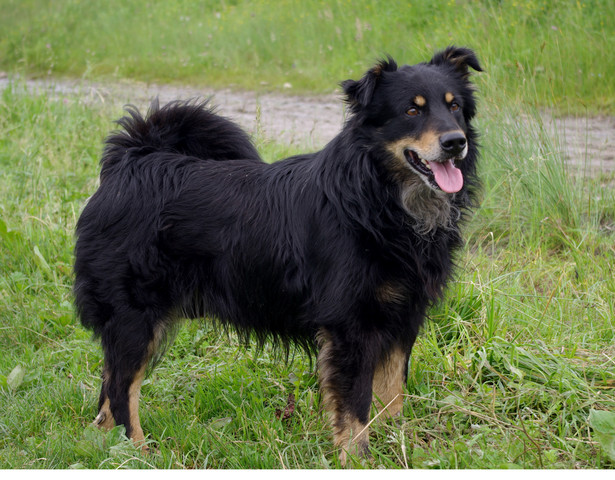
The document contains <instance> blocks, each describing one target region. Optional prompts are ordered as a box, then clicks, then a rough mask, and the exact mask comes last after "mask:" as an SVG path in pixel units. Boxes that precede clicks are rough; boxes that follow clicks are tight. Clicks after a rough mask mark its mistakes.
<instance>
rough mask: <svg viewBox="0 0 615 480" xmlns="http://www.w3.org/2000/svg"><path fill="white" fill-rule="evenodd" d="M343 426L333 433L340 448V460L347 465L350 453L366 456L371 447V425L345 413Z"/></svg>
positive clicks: (334, 441) (336, 444) (335, 442)
mask: <svg viewBox="0 0 615 480" xmlns="http://www.w3.org/2000/svg"><path fill="white" fill-rule="evenodd" d="M343 417H344V418H343V419H342V422H343V426H341V428H337V429H336V430H335V431H334V434H333V443H334V444H335V446H336V447H338V448H340V450H341V451H340V462H341V464H342V465H344V466H346V462H347V461H348V455H349V454H350V455H358V456H362V455H363V456H364V455H366V454H367V453H368V450H367V449H368V448H369V425H366V424H363V423H361V422H360V421H359V420H358V419H356V418H354V417H351V416H350V415H344V416H343Z"/></svg>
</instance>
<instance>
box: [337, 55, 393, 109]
mask: <svg viewBox="0 0 615 480" xmlns="http://www.w3.org/2000/svg"><path fill="white" fill-rule="evenodd" d="M396 70H397V63H395V60H393V59H392V58H391V57H387V58H386V59H383V60H380V61H379V62H378V63H377V64H376V65H374V66H373V67H372V68H370V69H369V70H368V71H367V72H365V75H363V77H362V78H361V79H360V80H345V81H343V82H342V83H341V86H342V89H343V90H344V93H345V94H346V103H348V105H350V108H351V109H352V110H353V111H355V112H356V111H358V110H360V109H361V107H365V106H367V105H368V104H369V102H370V101H371V100H372V96H373V95H374V91H375V90H376V86H377V85H378V82H379V81H380V78H381V77H382V72H394V71H396Z"/></svg>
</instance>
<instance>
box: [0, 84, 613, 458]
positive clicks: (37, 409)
mask: <svg viewBox="0 0 615 480" xmlns="http://www.w3.org/2000/svg"><path fill="white" fill-rule="evenodd" d="M483 111H484V114H483V117H481V118H482V121H481V122H480V124H479V128H480V129H481V130H483V131H484V130H488V131H489V132H491V134H490V135H488V136H484V138H483V144H484V148H483V158H484V161H483V165H482V169H481V170H482V172H483V175H484V178H485V180H486V186H485V190H484V194H483V197H484V198H483V204H482V208H481V209H480V210H479V211H478V213H477V215H476V216H475V217H474V218H473V220H472V221H471V223H470V224H469V225H468V228H467V238H468V240H467V249H465V251H464V254H463V255H462V257H461V258H460V262H459V263H460V270H459V278H458V281H457V282H455V283H453V284H452V286H451V288H450V290H449V292H448V295H447V299H446V301H444V302H443V303H442V304H441V305H439V306H438V307H436V308H435V309H434V310H433V311H432V312H431V318H432V321H431V322H430V323H429V324H428V325H427V327H426V328H425V330H424V332H423V334H422V335H421V337H420V339H419V341H418V343H417V346H416V348H415V351H414V353H413V357H412V361H411V368H410V378H409V381H408V391H407V398H406V399H405V410H404V415H403V417H402V420H401V422H400V423H399V424H378V425H374V426H373V435H372V442H371V443H372V449H373V451H372V453H373V455H374V460H373V462H372V463H368V464H367V465H366V466H369V467H374V466H379V465H380V466H384V467H389V468H395V467H406V466H412V467H414V468H457V467H458V468H500V467H525V468H574V467H582V468H609V467H613V465H614V464H613V460H612V459H609V458H608V457H607V455H606V453H605V452H604V451H603V450H602V449H601V447H600V444H599V442H598V439H597V437H596V436H595V435H594V431H593V430H592V428H590V425H589V423H588V418H589V415H590V412H591V411H592V410H605V411H614V410H615V365H614V363H613V358H614V356H615V350H614V348H613V345H614V336H615V333H614V332H615V325H614V323H615V320H614V319H615V311H614V310H615V280H614V279H613V274H612V271H613V259H614V258H615V247H614V246H613V245H614V244H615V243H614V242H613V240H614V238H613V226H614V219H615V199H614V198H613V196H614V195H613V190H612V189H611V188H609V186H608V185H605V183H604V182H605V179H604V178H601V179H591V178H577V179H576V181H574V182H573V181H571V180H570V176H569V172H568V171H567V169H566V168H565V166H564V165H563V163H562V161H561V159H560V158H559V157H558V155H557V154H556V153H555V152H556V151H557V150H558V148H557V146H554V145H552V142H551V140H549V138H548V137H547V136H545V135H544V132H542V131H541V129H540V128H537V126H539V125H538V124H536V125H534V124H532V125H530V130H528V125H527V123H522V122H520V121H518V120H516V119H517V118H520V116H519V115H517V114H516V113H515V112H514V111H513V110H512V107H511V108H509V109H506V112H507V113H506V114H505V115H504V114H502V113H500V112H499V111H498V110H495V109H490V107H488V106H486V105H485V106H484V108H483ZM119 114H120V110H119V107H114V106H109V105H106V106H100V105H92V104H83V103H80V102H79V101H78V100H76V99H75V98H74V97H65V98H50V97H47V96H44V95H43V96H37V95H26V94H25V92H24V90H23V89H22V88H21V87H19V86H14V87H12V88H9V89H8V90H6V91H5V92H3V94H2V97H1V98H0V129H1V131H3V132H6V135H3V136H2V137H1V139H0V175H1V176H2V178H3V181H2V183H0V242H1V243H0V269H1V272H2V275H1V276H0V325H1V326H0V351H1V352H2V355H1V356H0V468H68V467H86V468H117V467H123V468H150V467H159V468H203V467H208V468H283V467H290V468H329V467H336V466H339V464H338V460H337V455H336V454H335V452H334V449H333V447H332V443H331V438H330V434H329V430H328V427H327V425H326V421H325V418H324V415H323V414H322V412H321V411H320V404H319V401H318V388H317V383H316V378H315V376H314V375H313V368H312V367H311V366H310V363H309V361H308V359H306V358H305V357H304V356H303V355H301V354H297V355H296V356H295V358H294V361H293V362H292V363H291V364H290V365H285V364H283V363H280V362H279V361H278V359H277V358H276V357H275V355H274V354H273V352H271V351H269V350H268V349H265V351H264V352H262V353H256V352H254V351H252V350H250V349H247V350H244V349H242V348H239V346H238V345H237V341H236V339H234V338H230V339H229V338H227V337H226V336H224V335H221V334H219V333H218V332H216V331H214V330H212V329H211V328H210V327H209V326H208V325H207V324H201V323H199V322H190V323H187V324H186V326H185V328H184V329H183V330H182V331H181V332H180V334H179V336H178V338H177V340H176V342H175V345H174V346H173V347H172V348H171V349H170V350H169V352H168V354H167V355H166V356H165V357H164V359H163V361H162V363H161V364H160V366H159V367H158V368H157V369H156V370H155V371H154V373H153V374H152V376H151V377H149V379H148V380H147V382H146V384H145V385H144V387H143V400H142V406H141V410H142V423H143V426H144V428H145V430H146V432H147V433H148V434H149V439H150V441H151V442H152V445H153V447H154V448H153V453H151V454H150V455H141V454H140V453H139V452H138V451H137V450H135V449H134V448H133V446H132V445H131V444H130V442H129V441H127V440H126V438H125V436H124V435H123V432H122V430H121V429H116V430H113V431H111V432H110V433H108V434H103V433H102V432H99V431H98V430H96V429H94V428H92V427H89V426H88V425H89V424H90V422H91V421H92V419H93V418H94V416H95V415H96V402H97V394H98V388H99V384H100V381H99V375H100V369H101V352H100V348H99V347H98V346H97V344H96V343H95V342H92V341H91V339H90V334H89V333H88V332H86V331H84V329H83V328H82V327H81V326H80V325H79V323H78V320H77V319H76V318H75V316H74V313H73V309H72V306H71V301H72V297H71V284H72V274H71V263H72V248H73V244H74V243H73V231H74V226H75V221H76V218H77V216H78V212H79V211H80V209H81V208H82V206H83V204H84V202H85V200H86V198H87V197H88V196H89V195H90V194H91V193H92V192H93V191H94V189H95V185H96V176H97V174H98V165H97V164H98V157H99V153H100V148H101V141H102V138H103V137H104V136H105V134H106V133H107V131H108V130H109V129H110V128H112V125H111V120H112V119H114V118H116V117H117V116H119ZM527 121H532V122H535V121H537V120H531V119H530V120H526V121H524V122H527ZM528 131H531V132H535V133H534V135H528V134H527V132H528ZM521 134H523V135H521ZM257 140H258V143H259V145H261V147H262V149H263V152H264V155H265V156H266V157H268V158H270V159H272V157H274V156H275V157H278V156H284V155H287V154H290V153H293V151H291V150H289V149H288V148H286V147H284V146H280V145H277V144H270V143H268V142H266V141H263V139H257ZM511 140H514V142H513V141H511ZM611 182H612V178H611ZM291 394H292V395H294V396H295V399H296V409H295V411H294V413H293V414H292V415H291V417H290V418H289V419H287V420H280V419H278V418H276V410H281V411H283V410H284V408H285V407H286V405H287V402H288V399H289V395H291ZM357 466H361V465H360V464H358V465H357Z"/></svg>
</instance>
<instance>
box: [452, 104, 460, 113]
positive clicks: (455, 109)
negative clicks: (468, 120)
mask: <svg viewBox="0 0 615 480" xmlns="http://www.w3.org/2000/svg"><path fill="white" fill-rule="evenodd" d="M460 108H461V107H460V106H459V104H458V103H455V102H453V103H451V112H457V111H459V109H460Z"/></svg>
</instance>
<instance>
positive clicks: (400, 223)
mask: <svg viewBox="0 0 615 480" xmlns="http://www.w3.org/2000/svg"><path fill="white" fill-rule="evenodd" d="M469 67H471V68H473V69H474V70H477V71H480V70H481V68H480V66H479V64H478V61H477V59H476V56H475V55H474V53H473V52H472V51H471V50H468V49H464V48H455V47H449V48H448V49H446V50H445V51H443V52H439V53H437V54H436V55H435V56H434V57H433V58H432V59H431V61H430V62H429V63H421V64H418V65H414V66H403V67H401V68H398V67H397V65H396V64H395V62H394V61H393V60H392V59H390V58H389V59H387V60H384V61H381V62H380V63H378V64H377V65H376V66H375V67H373V68H372V69H370V70H369V71H368V72H367V73H366V74H365V76H364V77H363V78H361V79H360V80H359V81H353V80H348V81H345V82H343V83H342V87H343V90H344V92H345V95H346V101H347V102H348V105H349V110H350V116H349V118H348V120H347V122H346V124H345V126H344V128H343V130H342V131H341V133H340V134H339V135H338V136H337V137H336V138H335V139H333V140H332V141H331V142H330V143H329V144H328V145H327V146H326V147H325V148H324V149H323V150H322V151H320V152H317V153H314V154H309V155H300V156H296V157H292V158H288V159H286V160H283V161H280V162H277V163H274V164H267V163H264V162H262V161H261V160H260V157H259V155H258V153H257V151H256V150H255V148H254V146H253V145H252V143H251V142H250V139H249V138H248V136H247V135H246V134H245V133H244V132H243V131H242V130H241V129H240V128H239V127H238V126H236V125H235V124H233V123H232V122H230V121H228V120H226V119H224V118H221V117H219V116H217V115H216V114H214V113H213V112H212V110H211V109H209V108H208V107H207V106H206V105H204V104H195V103H190V102H188V103H180V102H175V103H171V104H169V105H166V106H164V107H162V108H159V107H158V105H157V104H154V105H153V106H152V108H151V110H150V112H149V114H148V115H147V117H146V118H143V117H141V116H140V114H139V113H138V112H137V111H136V110H130V111H129V113H130V115H129V116H126V117H124V118H122V119H121V120H119V122H118V123H119V124H120V126H121V127H123V131H121V132H119V133H115V134H113V135H111V136H110V137H109V138H108V139H107V141H106V148H105V151H104V155H103V158H102V161H101V165H102V171H101V174H100V187H99V188H98V191H97V192H96V193H95V194H94V195H93V196H92V198H91V199H90V200H89V202H88V203H87V205H86V207H85V209H84V211H83V214H82V215H81V218H80V219H79V222H78V225H77V235H78V239H77V244H76V250H75V255H76V260H75V275H76V282H75V294H76V304H77V308H78V312H79V314H80V316H81V320H82V322H83V324H84V325H85V326H86V327H89V328H92V329H93V330H94V332H95V334H96V335H97V336H99V337H100V338H101V341H102V346H103V350H104V356H105V363H104V369H103V374H102V378H103V381H102V390H101V393H100V402H99V414H98V416H97V418H96V421H95V423H96V424H98V425H100V426H101V427H105V428H107V427H111V426H113V424H114V423H116V424H123V425H125V427H126V431H127V434H128V435H129V436H130V437H131V438H132V439H134V440H135V441H136V442H142V441H143V440H144V436H143V430H142V429H141V425H140V423H139V414H138V399H139V392H140V386H141V382H142V380H143V377H144V374H145V371H146V368H147V366H148V365H149V364H151V363H152V361H153V360H154V359H155V358H156V357H157V354H159V352H160V347H161V346H162V345H164V343H165V339H166V338H167V337H168V332H170V331H172V329H173V326H174V325H176V324H177V322H178V320H179V319H181V318H196V317H199V318H200V317H204V316H208V317H210V318H213V319H215V320H216V321H218V322H220V323H221V324H223V325H224V326H229V327H231V328H233V329H235V330H236V331H237V332H239V334H240V336H241V337H242V338H243V339H244V340H246V339H248V338H249V337H250V336H255V337H256V338H257V340H258V341H259V342H261V343H262V342H264V341H266V340H272V341H274V342H276V343H277V344H278V345H282V346H284V347H286V348H288V346H289V344H292V343H298V344H299V345H301V346H302V347H304V348H305V349H306V350H308V351H309V352H316V351H317V352H318V367H319V372H320V388H321V390H322V394H323V402H324V405H325V407H326V409H327V411H328V412H329V414H330V416H331V421H332V424H333V428H334V442H335V444H336V445H337V446H339V447H341V448H342V453H341V459H342V462H345V461H346V452H351V453H360V454H364V453H366V450H367V447H368V431H367V425H368V421H369V413H370V407H371V405H372V402H376V403H377V405H379V407H380V409H381V410H382V409H385V408H386V410H385V411H384V413H385V414H386V415H395V414H397V413H399V412H400V410H401V407H402V387H403V384H404V382H405V379H406V375H407V364H408V358H409V355H410V351H411V349H412V345H413V344H414V341H415V339H416V336H417V333H418V331H419V327H420V326H421V324H422V323H423V320H424V318H425V314H426V309H427V308H428V306H429V305H430V304H432V303H433V302H434V301H436V300H437V299H438V298H439V296H440V295H441V292H442V290H443V287H444V286H445V284H446V282H447V279H449V277H450V275H451V269H452V266H453V263H452V255H453V252H454V251H455V249H457V248H459V246H460V245H461V236H460V232H459V228H458V222H459V220H460V217H461V216H462V214H463V213H464V211H466V209H467V208H468V207H471V206H472V203H473V202H472V200H473V196H474V194H475V191H476V188H477V184H478V182H477V178H476V175H475V164H476V159H477V145H476V143H475V138H476V134H475V131H474V130H473V129H472V127H471V126H470V121H471V119H472V117H473V116H474V114H475V101H474V98H473V94H472V92H473V89H472V85H471V84H470V81H469ZM386 415H385V416H386Z"/></svg>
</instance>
